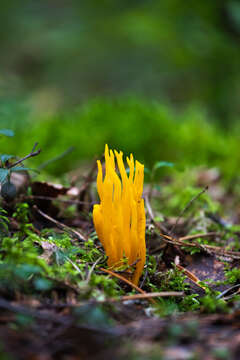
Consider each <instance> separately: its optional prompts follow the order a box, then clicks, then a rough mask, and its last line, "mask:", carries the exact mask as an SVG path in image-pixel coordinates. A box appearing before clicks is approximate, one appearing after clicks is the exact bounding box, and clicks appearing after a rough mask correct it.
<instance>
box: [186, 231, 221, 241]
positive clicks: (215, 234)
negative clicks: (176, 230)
mask: <svg viewBox="0 0 240 360" xmlns="http://www.w3.org/2000/svg"><path fill="white" fill-rule="evenodd" d="M217 235H219V233H217V232H215V231H211V232H208V233H205V234H200V233H199V234H194V235H187V236H182V237H180V238H179V240H180V241H185V240H194V239H198V238H204V237H210V236H217Z"/></svg>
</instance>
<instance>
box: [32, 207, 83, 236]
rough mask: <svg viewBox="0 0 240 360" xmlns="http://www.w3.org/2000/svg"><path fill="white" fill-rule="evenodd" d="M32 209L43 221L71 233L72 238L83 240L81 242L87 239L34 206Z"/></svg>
mask: <svg viewBox="0 0 240 360" xmlns="http://www.w3.org/2000/svg"><path fill="white" fill-rule="evenodd" d="M33 208H34V209H35V210H36V211H37V212H38V213H39V214H40V215H42V216H43V217H44V218H45V219H47V220H49V221H51V222H52V223H54V224H55V225H56V226H57V227H58V228H60V229H63V230H65V231H67V232H69V233H71V234H72V235H73V236H74V237H77V238H78V239H79V240H81V241H82V240H83V241H87V238H86V236H85V235H83V234H82V233H80V232H79V231H76V230H73V229H72V228H70V227H69V226H67V225H65V224H62V223H60V222H59V221H57V220H55V219H53V218H52V217H51V216H49V215H47V214H45V213H44V212H43V211H42V210H40V209H39V208H38V207H37V206H36V205H34V206H33Z"/></svg>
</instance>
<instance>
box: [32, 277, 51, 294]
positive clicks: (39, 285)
mask: <svg viewBox="0 0 240 360" xmlns="http://www.w3.org/2000/svg"><path fill="white" fill-rule="evenodd" d="M34 286H35V289H36V290H40V291H46V290H50V289H51V288H52V286H53V283H52V281H50V280H48V279H44V278H38V279H36V280H34Z"/></svg>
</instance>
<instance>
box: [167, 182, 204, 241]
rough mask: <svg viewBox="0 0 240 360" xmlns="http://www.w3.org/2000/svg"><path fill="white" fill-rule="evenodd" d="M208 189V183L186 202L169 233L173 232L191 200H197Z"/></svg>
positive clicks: (191, 202)
mask: <svg viewBox="0 0 240 360" xmlns="http://www.w3.org/2000/svg"><path fill="white" fill-rule="evenodd" d="M207 190H208V185H207V186H205V188H204V189H203V190H202V191H200V193H198V194H197V195H195V196H194V197H193V198H192V199H191V200H190V201H189V202H188V203H187V205H186V206H185V207H184V208H183V209H182V211H181V212H180V214H179V216H178V218H177V220H176V222H175V224H174V225H173V227H172V229H171V230H170V234H173V233H174V230H175V229H176V227H177V225H178V223H179V220H180V219H181V217H182V216H183V214H184V213H185V212H186V211H187V210H188V209H189V208H190V206H191V205H192V204H193V202H194V201H195V200H197V199H198V198H199V197H200V196H201V195H202V194H204V193H205V192H206V191H207Z"/></svg>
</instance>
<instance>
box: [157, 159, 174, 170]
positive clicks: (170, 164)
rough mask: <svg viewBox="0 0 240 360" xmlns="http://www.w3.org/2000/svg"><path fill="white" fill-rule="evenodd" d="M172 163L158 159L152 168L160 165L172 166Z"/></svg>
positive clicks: (158, 167) (160, 166)
mask: <svg viewBox="0 0 240 360" xmlns="http://www.w3.org/2000/svg"><path fill="white" fill-rule="evenodd" d="M173 166H174V164H173V163H171V162H168V161H158V162H156V164H154V167H153V170H157V169H160V168H162V167H173Z"/></svg>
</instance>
